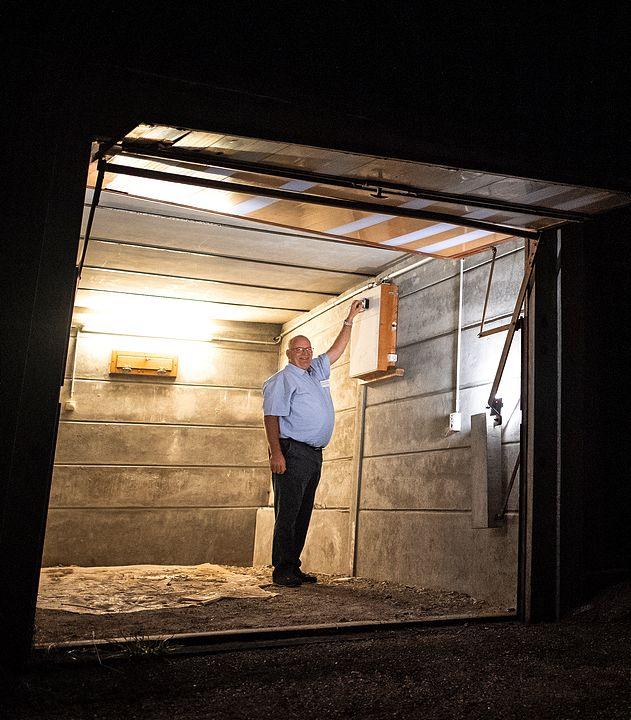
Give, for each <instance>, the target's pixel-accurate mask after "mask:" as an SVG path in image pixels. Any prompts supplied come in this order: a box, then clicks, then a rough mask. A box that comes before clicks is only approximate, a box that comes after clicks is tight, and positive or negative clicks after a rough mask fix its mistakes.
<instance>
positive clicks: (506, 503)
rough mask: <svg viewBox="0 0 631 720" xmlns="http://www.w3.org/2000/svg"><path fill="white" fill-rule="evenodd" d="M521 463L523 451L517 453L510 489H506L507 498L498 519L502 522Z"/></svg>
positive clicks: (509, 482) (509, 483)
mask: <svg viewBox="0 0 631 720" xmlns="http://www.w3.org/2000/svg"><path fill="white" fill-rule="evenodd" d="M520 462H521V450H520V451H519V452H518V453H517V458H516V460H515V465H513V472H512V473H511V476H510V480H509V481H508V487H507V488H506V496H505V498H504V502H503V503H502V509H501V510H500V512H498V513H497V516H496V517H497V519H498V520H502V518H503V517H504V516H505V515H506V511H507V510H508V500H509V498H510V494H511V492H512V491H513V485H514V484H515V478H516V477H517V471H518V470H519V464H520Z"/></svg>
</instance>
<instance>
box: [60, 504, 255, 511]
mask: <svg viewBox="0 0 631 720" xmlns="http://www.w3.org/2000/svg"><path fill="white" fill-rule="evenodd" d="M262 507H267V505H50V509H51V510H98V511H99V512H100V511H101V510H114V511H116V512H118V511H119V510H158V511H159V510H259V509H260V508H262Z"/></svg>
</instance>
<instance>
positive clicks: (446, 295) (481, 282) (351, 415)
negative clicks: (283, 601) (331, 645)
mask: <svg viewBox="0 0 631 720" xmlns="http://www.w3.org/2000/svg"><path fill="white" fill-rule="evenodd" d="M521 246H522V243H521V242H514V243H512V244H511V243H509V244H506V245H503V246H500V248H499V252H498V260H497V263H496V267H495V272H494V279H493V288H492V293H491V296H490V300H489V308H488V311H487V318H498V319H497V320H495V321H494V322H490V323H489V324H488V327H492V326H493V325H494V324H495V325H498V324H503V323H505V322H507V318H506V317H503V316H506V315H507V314H510V313H511V312H512V309H513V306H514V302H515V299H516V296H517V290H518V288H519V284H520V282H521V278H522V276H523V251H522V250H521ZM489 255H490V254H484V255H480V256H473V257H472V258H470V259H468V260H466V261H465V265H464V267H465V273H464V289H463V293H464V295H463V297H464V301H463V305H464V308H463V332H462V355H461V358H462V371H461V372H462V374H461V380H460V390H461V407H460V410H461V412H462V419H463V422H462V430H461V432H459V433H450V432H449V424H448V423H449V414H450V412H452V411H453V410H454V409H455V408H454V402H455V372H456V338H457V333H456V328H457V316H458V285H459V263H458V262H452V261H442V260H440V261H432V262H429V263H427V264H425V265H423V266H421V267H420V268H418V269H416V270H414V271H412V272H410V273H408V274H405V275H401V276H400V277H399V278H397V279H396V280H395V282H396V283H397V284H398V285H399V292H400V304H399V331H398V347H399V362H398V364H399V366H400V367H402V368H404V369H405V375H404V376H403V377H402V378H396V379H392V380H387V381H382V382H379V383H374V384H368V386H367V395H366V409H365V421H364V430H365V432H364V437H363V445H362V444H360V434H359V433H358V430H359V428H357V427H355V423H356V411H357V398H358V395H357V392H356V385H357V383H356V381H353V380H351V379H349V377H348V351H347V353H346V354H345V356H344V357H343V358H341V359H340V361H338V363H337V364H336V366H335V368H334V370H333V373H332V383H331V387H332V392H333V396H334V401H335V406H336V411H337V412H336V432H335V435H334V438H333V441H332V443H331V445H330V446H329V448H327V449H326V450H325V455H324V457H325V464H324V473H323V479H322V484H321V488H320V490H319V493H318V497H317V506H316V507H317V509H316V511H315V513H314V524H313V527H312V528H311V530H310V533H309V536H308V538H307V546H306V548H305V554H304V556H303V557H304V560H305V565H307V566H308V567H310V568H312V569H314V570H320V571H323V572H324V571H326V572H342V573H347V572H349V568H350V556H349V548H350V547H352V542H353V538H352V537H350V533H351V532H352V523H349V516H350V514H351V513H353V514H354V513H355V507H354V506H353V497H356V498H357V499H356V502H357V512H358V522H357V537H356V548H357V550H356V552H357V555H356V573H357V574H358V575H361V576H368V577H373V578H378V579H388V580H394V581H397V582H401V583H405V584H414V585H419V586H424V587H434V588H445V589H449V590H456V591H460V592H467V593H470V594H472V595H474V596H477V597H480V598H488V599H491V600H493V601H495V602H497V603H500V604H502V605H504V606H506V607H512V606H514V604H515V591H516V567H517V514H516V511H517V505H516V502H517V501H516V499H517V497H518V488H517V484H516V486H515V488H514V490H513V493H512V495H511V500H510V504H509V513H508V517H507V523H506V525H505V526H504V527H501V528H495V529H473V528H472V527H471V483H472V482H474V481H475V478H472V477H471V447H470V438H469V432H470V416H471V415H472V414H475V413H480V412H484V411H485V408H486V401H487V398H488V395H489V390H490V385H491V382H492V380H493V377H494V375H495V371H496V366H497V362H498V360H499V356H500V353H501V349H502V346H503V342H504V337H505V333H498V334H496V335H492V336H490V337H486V338H478V337H477V333H478V329H479V328H478V325H479V322H480V318H481V314H482V307H483V303H484V293H485V290H486V281H487V277H488V270H489V265H488V259H489ZM407 262H408V263H409V262H410V261H407ZM346 312H347V304H344V305H341V306H338V307H337V308H334V309H332V310H330V311H328V312H326V313H324V314H323V315H321V316H320V317H318V318H316V319H314V320H311V321H310V322H309V323H307V324H306V325H303V326H302V327H300V328H299V329H298V331H297V332H300V333H301V334H305V335H307V336H308V337H310V339H311V340H312V343H313V344H314V346H315V348H316V352H322V351H324V350H325V349H326V348H327V347H328V344H330V342H331V341H332V340H333V338H334V337H335V335H336V333H337V332H338V331H339V327H340V323H341V321H342V319H343V317H344V316H345V315H346ZM293 334H295V333H290V334H289V335H288V336H287V337H286V338H285V343H286V342H287V341H288V339H289V338H290V337H291V336H292V335H293ZM519 377H520V353H519V334H518V335H517V337H516V342H515V343H514V348H513V350H512V351H511V354H510V357H509V361H508V364H507V367H506V371H505V375H504V379H503V381H502V384H501V386H500V393H499V394H500V396H502V397H503V399H504V417H505V421H504V427H503V431H502V460H503V462H502V465H503V467H502V472H503V482H504V485H505V486H506V484H507V482H508V477H509V475H510V471H511V469H512V467H513V463H514V460H515V457H516V455H517V452H518V449H519V423H520V412H519V404H518V403H519V391H520V386H519ZM357 417H359V414H358V415H357ZM354 446H356V449H357V453H356V454H357V456H358V455H361V463H358V464H356V465H354V463H353V448H354ZM355 461H356V463H357V461H358V457H355ZM357 467H359V468H360V471H357V472H355V470H357ZM354 485H356V486H357V487H354ZM272 523H273V513H272V511H271V510H270V509H263V510H261V511H260V512H259V516H258V518H257V538H256V543H255V564H256V563H257V561H265V562H269V549H268V546H269V537H270V533H271V525H272Z"/></svg>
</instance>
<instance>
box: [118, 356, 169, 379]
mask: <svg viewBox="0 0 631 720" xmlns="http://www.w3.org/2000/svg"><path fill="white" fill-rule="evenodd" d="M110 375H156V376H158V377H175V376H176V375H177V356H174V355H156V354H155V353H141V352H135V351H133V350H112V357H111V359H110Z"/></svg>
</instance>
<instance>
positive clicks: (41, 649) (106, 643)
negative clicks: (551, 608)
mask: <svg viewBox="0 0 631 720" xmlns="http://www.w3.org/2000/svg"><path fill="white" fill-rule="evenodd" d="M517 619H518V618H517V615H516V614H509V613H497V614H490V615H443V616H429V617H425V618H418V619H406V620H367V621H353V622H341V623H330V624H326V623H325V624H319V625H288V626H282V627H278V628H269V627H268V628H242V629H239V630H215V631H210V632H200V633H174V634H171V635H145V636H142V637H141V638H137V637H136V638H129V637H120V638H108V639H102V640H99V639H91V640H70V641H65V642H60V643H41V644H36V645H34V646H33V650H32V659H37V660H40V661H41V660H53V661H55V662H61V663H63V662H69V663H71V664H76V662H77V661H78V660H84V661H87V662H98V663H99V664H101V663H102V661H103V660H129V658H130V657H132V656H133V655H134V654H138V653H137V652H136V648H138V647H144V648H145V650H146V652H143V653H142V655H143V656H144V657H151V656H152V655H155V656H168V655H205V654H212V653H225V652H241V651H249V650H253V649H258V648H267V647H285V646H288V645H303V644H311V643H314V642H327V641H330V640H336V639H343V638H350V639H363V638H364V637H365V636H366V635H367V634H369V633H374V632H380V631H381V632H383V631H400V630H411V629H424V628H441V627H450V626H453V625H468V624H470V623H471V624H473V623H475V624H484V623H491V622H515V621H516V620H517ZM353 636H355V637H354V638H353ZM152 646H153V653H152V651H151V648H152Z"/></svg>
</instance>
